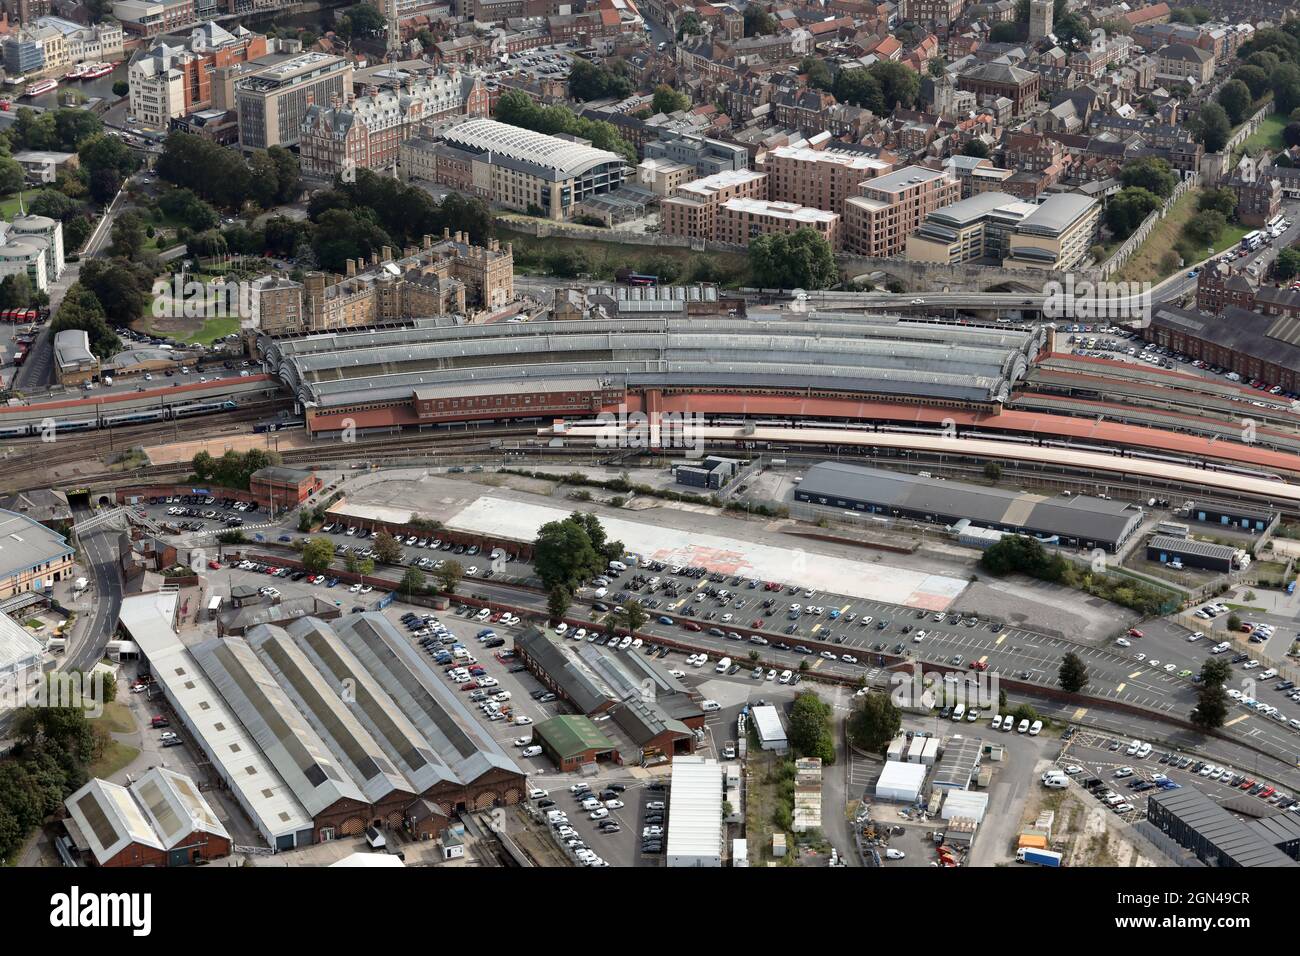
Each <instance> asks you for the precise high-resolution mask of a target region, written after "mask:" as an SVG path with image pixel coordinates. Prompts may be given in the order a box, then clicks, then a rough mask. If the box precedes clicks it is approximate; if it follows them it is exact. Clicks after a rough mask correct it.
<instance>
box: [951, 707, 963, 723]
mask: <svg viewBox="0 0 1300 956" xmlns="http://www.w3.org/2000/svg"><path fill="white" fill-rule="evenodd" d="M965 716H966V705H965V704H958V705H957V706H956V707H954V708H953V709H952V719H953V720H954V721H958V720H961V719H962V718H963V717H965Z"/></svg>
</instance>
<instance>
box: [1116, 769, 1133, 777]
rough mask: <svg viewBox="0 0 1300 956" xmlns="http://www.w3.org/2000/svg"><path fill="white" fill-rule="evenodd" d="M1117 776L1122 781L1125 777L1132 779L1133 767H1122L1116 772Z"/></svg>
mask: <svg viewBox="0 0 1300 956" xmlns="http://www.w3.org/2000/svg"><path fill="white" fill-rule="evenodd" d="M1115 776H1116V777H1118V778H1120V779H1123V778H1124V777H1131V776H1133V768H1132V767H1120V768H1119V769H1118V770H1116V771H1115Z"/></svg>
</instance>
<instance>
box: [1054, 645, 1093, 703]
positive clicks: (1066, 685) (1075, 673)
mask: <svg viewBox="0 0 1300 956" xmlns="http://www.w3.org/2000/svg"><path fill="white" fill-rule="evenodd" d="M1057 677H1058V678H1059V679H1060V681H1061V689H1062V690H1064V691H1066V692H1067V693H1070V694H1077V693H1078V692H1079V691H1081V690H1083V689H1084V688H1085V687H1087V686H1088V667H1087V665H1086V664H1084V663H1083V658H1082V657H1080V656H1079V655H1078V654H1076V653H1074V652H1073V651H1070V652H1068V653H1067V654H1066V655H1065V656H1064V657H1063V658H1061V669H1060V671H1059V672H1058V674H1057Z"/></svg>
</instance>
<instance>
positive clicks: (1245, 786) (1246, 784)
mask: <svg viewBox="0 0 1300 956" xmlns="http://www.w3.org/2000/svg"><path fill="white" fill-rule="evenodd" d="M1253 786H1255V778H1254V777H1247V778H1246V779H1245V780H1243V781H1241V783H1239V784H1237V789H1238V790H1249V789H1250V788H1251V787H1253Z"/></svg>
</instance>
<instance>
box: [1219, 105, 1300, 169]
mask: <svg viewBox="0 0 1300 956" xmlns="http://www.w3.org/2000/svg"><path fill="white" fill-rule="evenodd" d="M1289 122H1290V120H1289V119H1288V118H1287V117H1286V116H1278V115H1277V114H1276V113H1270V114H1269V115H1268V116H1266V117H1264V121H1263V122H1262V123H1260V124H1259V129H1257V130H1255V132H1253V133H1251V134H1250V135H1249V136H1247V137H1246V141H1245V142H1244V143H1242V144H1241V145H1240V146H1238V147H1237V148H1236V149H1235V150H1234V151H1233V154H1232V157H1233V160H1234V161H1235V160H1237V159H1240V158H1241V155H1242V154H1243V153H1250V152H1252V151H1254V152H1258V151H1259V150H1261V149H1271V150H1273V151H1274V152H1276V151H1277V150H1280V149H1282V147H1283V146H1284V145H1285V144H1284V143H1283V142H1282V130H1284V129H1286V126H1287V123H1289Z"/></svg>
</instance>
